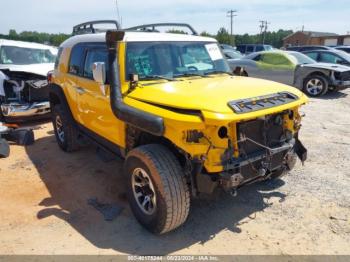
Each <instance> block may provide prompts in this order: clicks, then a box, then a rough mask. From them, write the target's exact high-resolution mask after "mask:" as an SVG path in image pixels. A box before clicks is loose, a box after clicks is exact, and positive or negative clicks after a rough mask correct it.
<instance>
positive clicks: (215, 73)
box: [205, 70, 233, 76]
mask: <svg viewBox="0 0 350 262" xmlns="http://www.w3.org/2000/svg"><path fill="white" fill-rule="evenodd" d="M217 74H227V75H230V76H233V74H232V73H230V72H227V71H220V70H215V71H210V72H207V73H205V75H206V76H208V75H217Z"/></svg>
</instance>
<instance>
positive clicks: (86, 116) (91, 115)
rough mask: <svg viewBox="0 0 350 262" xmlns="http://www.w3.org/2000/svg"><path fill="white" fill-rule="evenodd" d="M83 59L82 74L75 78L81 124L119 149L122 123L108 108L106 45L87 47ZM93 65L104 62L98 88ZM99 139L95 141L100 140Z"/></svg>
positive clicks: (121, 141)
mask: <svg viewBox="0 0 350 262" xmlns="http://www.w3.org/2000/svg"><path fill="white" fill-rule="evenodd" d="M84 57H85V59H84V64H83V72H82V75H81V76H80V77H79V79H78V84H79V89H78V90H77V92H78V110H79V114H80V119H81V123H82V125H83V126H84V127H85V128H87V129H88V130H90V131H92V132H93V133H95V134H96V135H98V136H100V137H102V138H104V139H106V140H108V141H110V142H113V143H114V144H117V145H119V146H122V145H123V144H124V138H123V137H122V135H123V134H124V123H123V122H121V121H120V120H118V119H117V118H116V117H115V115H114V114H113V112H112V109H111V105H110V93H109V92H110V87H109V81H108V69H109V68H108V62H107V61H108V52H107V48H106V45H105V44H92V45H87V46H86V48H85V52H84ZM95 62H104V63H105V66H106V72H107V74H106V75H107V80H106V83H105V85H100V84H99V83H97V82H96V81H95V80H94V79H93V74H92V66H93V64H94V63H95ZM92 135H94V134H92ZM98 136H97V137H96V139H100V138H99V137H98ZM100 142H101V141H100Z"/></svg>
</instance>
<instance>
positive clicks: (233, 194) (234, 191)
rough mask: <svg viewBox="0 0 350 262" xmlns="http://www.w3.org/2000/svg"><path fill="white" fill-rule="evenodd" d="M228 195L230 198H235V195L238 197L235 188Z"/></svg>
mask: <svg viewBox="0 0 350 262" xmlns="http://www.w3.org/2000/svg"><path fill="white" fill-rule="evenodd" d="M230 195H231V196H232V197H237V195H238V191H237V189H236V188H233V189H232V190H231V192H230Z"/></svg>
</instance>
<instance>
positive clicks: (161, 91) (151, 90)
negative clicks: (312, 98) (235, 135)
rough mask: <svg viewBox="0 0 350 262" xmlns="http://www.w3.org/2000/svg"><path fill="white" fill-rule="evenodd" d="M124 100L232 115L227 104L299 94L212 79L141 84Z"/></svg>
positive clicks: (247, 81)
mask: <svg viewBox="0 0 350 262" xmlns="http://www.w3.org/2000/svg"><path fill="white" fill-rule="evenodd" d="M140 84H143V87H140V88H137V89H136V90H134V91H133V92H131V93H130V94H129V95H128V96H129V97H131V98H133V99H137V100H139V101H143V102H148V103H152V104H158V105H162V106H168V107H173V108H177V109H191V110H201V111H209V112H217V113H232V109H231V108H230V107H229V106H228V102H230V101H233V100H240V99H248V98H254V97H258V96H265V95H272V94H275V93H278V92H290V93H292V94H294V95H296V96H298V97H301V96H302V93H301V92H300V91H299V90H297V89H296V88H294V87H291V86H287V85H284V84H280V83H276V82H272V81H267V80H262V79H256V78H250V77H249V78H247V77H238V76H232V77H230V76H226V75H225V76H223V75H221V76H213V77H207V78H200V79H194V78H193V79H188V78H187V79H186V80H183V81H174V82H163V81H154V82H152V83H151V82H141V83H140Z"/></svg>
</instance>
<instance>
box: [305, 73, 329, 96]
mask: <svg viewBox="0 0 350 262" xmlns="http://www.w3.org/2000/svg"><path fill="white" fill-rule="evenodd" d="M327 91H328V81H327V79H326V78H325V77H324V76H321V75H311V76H308V77H307V78H306V79H305V81H304V92H305V93H306V94H307V95H308V96H311V97H318V96H322V95H324V94H326V93H327Z"/></svg>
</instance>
